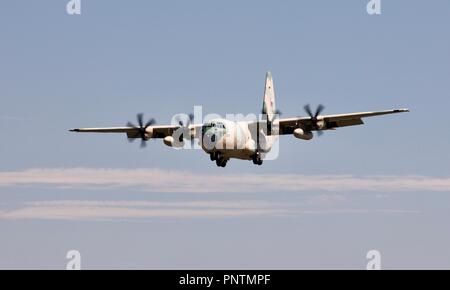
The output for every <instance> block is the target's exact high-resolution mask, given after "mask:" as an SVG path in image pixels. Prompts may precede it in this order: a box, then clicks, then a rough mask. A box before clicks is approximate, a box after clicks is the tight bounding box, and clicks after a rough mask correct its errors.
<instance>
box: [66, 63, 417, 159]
mask: <svg viewBox="0 0 450 290" xmlns="http://www.w3.org/2000/svg"><path fill="white" fill-rule="evenodd" d="M304 109H305V111H306V113H307V114H308V116H305V117H294V118H279V114H278V111H277V110H276V107H275V91H274V87H273V79H272V75H271V73H270V72H268V73H267V75H266V83H265V90H264V99H263V108H262V112H261V115H260V116H259V117H257V118H255V119H254V120H250V121H248V120H245V121H234V120H233V121H232V120H228V119H220V118H219V119H213V120H210V121H207V122H205V123H204V124H190V123H191V121H192V119H193V115H192V114H191V115H189V118H188V120H187V121H182V120H179V121H178V124H175V125H155V120H154V119H150V120H149V121H148V122H146V123H144V119H143V114H138V115H137V122H138V126H135V125H133V124H132V123H130V122H129V123H128V124H127V126H126V127H109V128H82V129H72V130H70V131H72V132H91V133H125V134H127V137H128V139H129V140H130V141H133V140H134V139H141V146H142V147H145V144H146V141H148V140H150V139H163V142H164V144H166V145H167V146H170V147H175V148H182V147H184V146H185V142H184V140H190V141H191V143H192V142H193V141H194V139H199V143H198V144H199V145H200V146H201V148H202V149H203V150H204V151H205V152H206V153H207V154H209V155H210V158H211V161H215V162H216V164H217V166H219V167H225V166H226V164H227V162H228V160H230V159H232V158H235V159H242V160H251V161H253V163H254V164H256V165H261V164H262V163H263V159H264V157H265V156H266V154H267V153H268V152H270V150H271V149H272V147H273V145H274V143H275V141H276V140H277V138H278V136H280V135H291V134H292V135H294V137H296V138H299V139H302V140H311V139H312V138H313V137H314V135H313V131H316V132H317V134H318V135H320V134H321V133H322V132H323V131H325V130H335V129H336V128H339V127H347V126H354V125H362V124H364V123H363V121H362V118H365V117H372V116H379V115H386V114H395V113H402V112H409V110H408V109H396V110H386V111H375V112H360V113H350V114H338V115H320V113H321V112H322V111H323V109H324V106H323V105H319V106H318V107H317V109H316V110H315V112H313V111H312V110H311V108H310V106H309V105H306V106H304ZM175 123H176V122H175Z"/></svg>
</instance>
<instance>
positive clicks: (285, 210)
mask: <svg viewBox="0 0 450 290" xmlns="http://www.w3.org/2000/svg"><path fill="white" fill-rule="evenodd" d="M370 213H388V214H405V213H417V212H416V211H410V210H397V209H315V210H312V209H305V208H303V209H302V207H301V205H299V204H292V203H286V202H285V203H273V202H267V201H259V200H256V201H255V200H252V201H206V200H205V201H187V202H185V201H145V200H143V201H142V200H141V201H126V200H112V201H102V200H88V201H85V200H53V201H52V200H50V201H37V202H27V203H24V204H22V205H21V206H19V207H18V208H16V209H10V210H3V211H0V220H27V219H33V220H85V221H86V220H88V221H108V220H142V219H144V220H145V219H186V218H190V219H192V218H236V217H240V218H242V217H268V216H270V217H289V216H298V215H305V214H309V215H310V214H315V215H317V214H370Z"/></svg>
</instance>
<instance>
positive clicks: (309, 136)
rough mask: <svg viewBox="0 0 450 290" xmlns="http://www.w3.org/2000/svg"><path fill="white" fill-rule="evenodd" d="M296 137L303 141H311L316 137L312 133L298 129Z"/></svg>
mask: <svg viewBox="0 0 450 290" xmlns="http://www.w3.org/2000/svg"><path fill="white" fill-rule="evenodd" d="M294 136H295V138H298V139H302V140H311V139H312V138H313V137H314V135H313V133H312V132H305V131H304V130H303V129H301V128H297V129H295V130H294Z"/></svg>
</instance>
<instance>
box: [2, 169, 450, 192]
mask: <svg viewBox="0 0 450 290" xmlns="http://www.w3.org/2000/svg"><path fill="white" fill-rule="evenodd" d="M16 186H45V187H55V188H62V189H99V190H103V189H114V188H121V189H123V188H126V189H135V190H141V191H145V192H189V193H214V192H221V193H231V192H239V193H244V192H280V191H284V192H301V191H330V192H348V191H374V192H398V191H427V192H429V191H438V192H449V191H450V177H429V176H409V175H405V176H402V175H388V176H387V175H370V176H355V175H301V174H255V173H251V174H205V173H193V172H187V171H177V170H161V169H102V168H61V169H57V168H56V169H55V168H53V169H29V170H23V171H4V172H0V187H16Z"/></svg>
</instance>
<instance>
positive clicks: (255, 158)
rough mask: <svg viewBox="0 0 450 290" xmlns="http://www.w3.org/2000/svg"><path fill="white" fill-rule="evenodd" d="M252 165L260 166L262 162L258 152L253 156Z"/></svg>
mask: <svg viewBox="0 0 450 290" xmlns="http://www.w3.org/2000/svg"><path fill="white" fill-rule="evenodd" d="M252 160H253V164H255V165H262V164H263V160H262V159H261V154H260V153H259V152H256V154H255V155H253V159H252Z"/></svg>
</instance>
